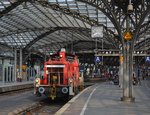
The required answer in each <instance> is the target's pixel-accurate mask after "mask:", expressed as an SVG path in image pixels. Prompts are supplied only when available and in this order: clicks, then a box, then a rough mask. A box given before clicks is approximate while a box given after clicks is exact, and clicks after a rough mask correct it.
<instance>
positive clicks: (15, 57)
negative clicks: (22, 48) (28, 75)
mask: <svg viewBox="0 0 150 115" xmlns="http://www.w3.org/2000/svg"><path fill="white" fill-rule="evenodd" d="M14 53H15V55H14V76H13V81H14V82H15V81H17V49H15V51H14Z"/></svg>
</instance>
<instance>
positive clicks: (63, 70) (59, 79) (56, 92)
mask: <svg viewBox="0 0 150 115" xmlns="http://www.w3.org/2000/svg"><path fill="white" fill-rule="evenodd" d="M82 87H83V77H80V76H79V63H78V59H77V57H76V56H75V55H72V54H70V55H69V54H67V53H66V52H65V49H61V51H60V52H59V53H58V54H53V55H52V56H51V58H50V59H49V60H48V61H46V62H45V63H44V76H43V77H41V78H36V80H35V90H34V94H35V95H36V96H41V95H43V94H44V95H46V96H47V97H49V98H51V99H52V100H53V99H55V98H56V97H64V98H68V97H70V96H73V95H74V94H76V93H77V92H78V90H79V89H81V88H82Z"/></svg>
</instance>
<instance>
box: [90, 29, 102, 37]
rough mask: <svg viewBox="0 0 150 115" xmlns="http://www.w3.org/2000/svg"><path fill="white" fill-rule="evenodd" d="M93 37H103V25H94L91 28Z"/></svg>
mask: <svg viewBox="0 0 150 115" xmlns="http://www.w3.org/2000/svg"><path fill="white" fill-rule="evenodd" d="M91 37H92V38H98V37H100V38H102V37H103V26H93V27H92V28H91Z"/></svg>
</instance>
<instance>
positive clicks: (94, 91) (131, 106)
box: [55, 80, 150, 115]
mask: <svg viewBox="0 0 150 115" xmlns="http://www.w3.org/2000/svg"><path fill="white" fill-rule="evenodd" d="M122 94H123V93H122V89H121V88H120V87H119V86H118V85H112V84H110V83H109V82H105V83H96V84H94V85H92V86H90V87H88V88H86V89H84V90H83V91H82V92H80V93H79V94H78V95H76V96H75V97H74V98H72V99H71V100H70V101H69V102H68V103H66V104H65V105H64V106H63V107H62V108H61V109H59V110H58V111H57V112H56V113H55V115H150V80H144V81H141V85H137V86H133V96H134V97H135V102H124V101H121V97H122Z"/></svg>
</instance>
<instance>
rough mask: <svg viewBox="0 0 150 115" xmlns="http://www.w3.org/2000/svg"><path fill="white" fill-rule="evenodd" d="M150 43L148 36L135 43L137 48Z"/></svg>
mask: <svg viewBox="0 0 150 115" xmlns="http://www.w3.org/2000/svg"><path fill="white" fill-rule="evenodd" d="M149 43H150V38H149V37H148V38H146V39H144V40H143V41H141V42H139V43H138V44H136V45H135V48H136V49H139V48H140V47H143V48H144V47H145V46H148V44H149Z"/></svg>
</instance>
